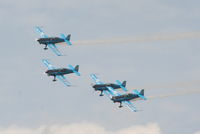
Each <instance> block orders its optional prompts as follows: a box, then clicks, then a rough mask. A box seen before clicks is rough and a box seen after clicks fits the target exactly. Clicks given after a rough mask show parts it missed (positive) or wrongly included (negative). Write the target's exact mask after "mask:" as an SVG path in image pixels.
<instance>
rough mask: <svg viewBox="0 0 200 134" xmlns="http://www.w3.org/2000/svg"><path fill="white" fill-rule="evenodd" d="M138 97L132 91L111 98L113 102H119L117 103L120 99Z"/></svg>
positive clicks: (126, 99) (125, 99) (128, 99)
mask: <svg viewBox="0 0 200 134" xmlns="http://www.w3.org/2000/svg"><path fill="white" fill-rule="evenodd" d="M139 99H140V98H139V96H138V95H137V94H133V93H128V94H124V95H120V96H113V97H112V98H111V100H112V101H113V102H119V103H121V102H122V101H130V100H139Z"/></svg>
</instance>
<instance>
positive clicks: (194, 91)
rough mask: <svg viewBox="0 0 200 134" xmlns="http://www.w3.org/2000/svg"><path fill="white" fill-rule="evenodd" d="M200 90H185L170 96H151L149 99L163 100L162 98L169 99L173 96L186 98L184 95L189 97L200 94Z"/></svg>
mask: <svg viewBox="0 0 200 134" xmlns="http://www.w3.org/2000/svg"><path fill="white" fill-rule="evenodd" d="M199 93H200V89H193V90H183V91H180V92H174V93H170V94H162V95H156V96H149V97H148V99H150V100H151V99H161V98H168V97H173V96H184V95H189V94H199Z"/></svg>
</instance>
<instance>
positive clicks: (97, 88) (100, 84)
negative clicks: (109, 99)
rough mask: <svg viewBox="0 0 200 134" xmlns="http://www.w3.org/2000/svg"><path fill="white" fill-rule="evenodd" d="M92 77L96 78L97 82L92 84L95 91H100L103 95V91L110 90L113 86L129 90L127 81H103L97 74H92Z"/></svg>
mask: <svg viewBox="0 0 200 134" xmlns="http://www.w3.org/2000/svg"><path fill="white" fill-rule="evenodd" d="M90 77H91V78H92V79H93V80H94V82H95V84H94V85H93V86H92V87H93V88H94V90H95V91H100V92H101V94H100V96H103V92H104V91H106V90H108V88H109V87H112V88H113V89H122V90H124V91H127V89H126V81H123V82H120V81H119V80H116V83H117V84H115V83H103V82H101V81H100V80H99V78H98V77H97V76H96V75H95V74H91V75H90Z"/></svg>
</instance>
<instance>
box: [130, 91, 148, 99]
mask: <svg viewBox="0 0 200 134" xmlns="http://www.w3.org/2000/svg"><path fill="white" fill-rule="evenodd" d="M133 92H134V93H135V94H137V95H138V96H139V97H140V98H142V99H143V100H147V98H146V97H145V96H144V89H142V90H141V91H140V92H138V91H137V90H133Z"/></svg>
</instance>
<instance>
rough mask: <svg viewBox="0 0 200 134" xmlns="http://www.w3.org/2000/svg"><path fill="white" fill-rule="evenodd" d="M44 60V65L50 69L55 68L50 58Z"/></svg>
mask: <svg viewBox="0 0 200 134" xmlns="http://www.w3.org/2000/svg"><path fill="white" fill-rule="evenodd" d="M42 62H43V63H44V65H45V66H46V67H47V68H48V69H55V67H53V66H52V65H51V63H50V62H49V61H48V60H46V59H43V60H42Z"/></svg>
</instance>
